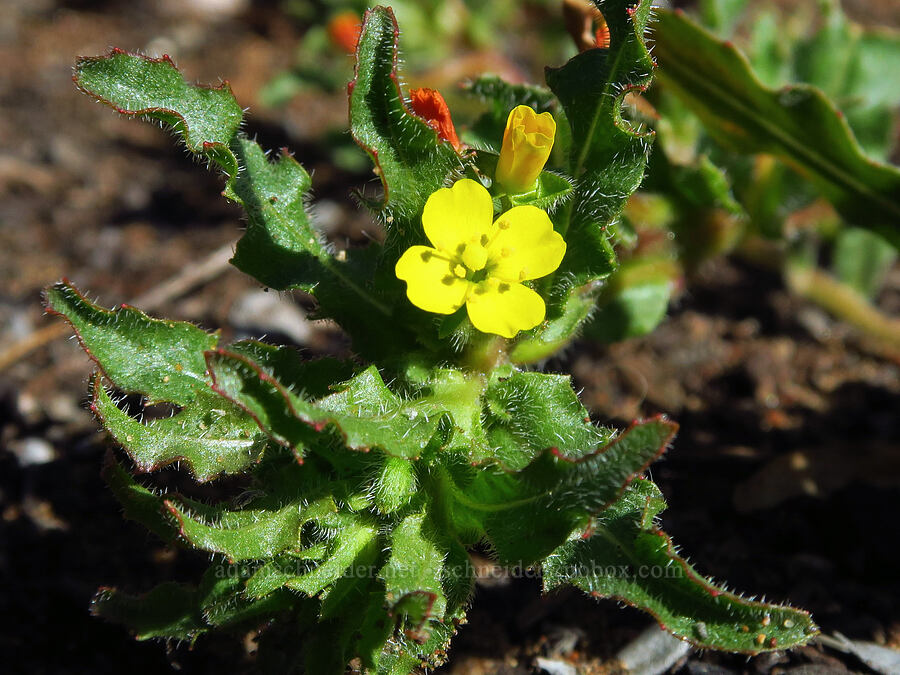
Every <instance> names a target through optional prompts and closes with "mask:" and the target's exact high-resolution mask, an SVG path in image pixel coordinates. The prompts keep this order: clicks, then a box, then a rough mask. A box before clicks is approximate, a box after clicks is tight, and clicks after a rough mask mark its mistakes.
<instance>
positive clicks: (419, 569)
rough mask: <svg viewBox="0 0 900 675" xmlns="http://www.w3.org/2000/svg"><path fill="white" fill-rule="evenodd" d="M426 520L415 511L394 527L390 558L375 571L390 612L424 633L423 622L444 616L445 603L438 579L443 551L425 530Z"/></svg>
mask: <svg viewBox="0 0 900 675" xmlns="http://www.w3.org/2000/svg"><path fill="white" fill-rule="evenodd" d="M427 523H428V520H427V517H426V515H425V514H424V513H414V514H412V515H409V516H407V517H406V518H404V519H403V520H401V521H400V522H399V523H398V524H397V525H396V527H394V529H393V530H392V531H391V555H390V558H389V559H388V561H387V563H386V564H385V565H384V567H382V568H381V571H380V572H379V573H378V576H379V577H380V578H381V579H382V580H383V581H384V584H385V588H386V593H387V594H386V598H387V602H388V606H389V607H390V608H391V611H392V613H393V614H394V615H397V616H403V617H406V620H407V621H408V622H409V626H410V627H411V628H412V629H413V630H416V631H420V632H422V631H424V634H427V633H428V630H427V627H426V626H425V624H426V622H427V621H428V620H429V619H430V618H431V617H437V618H441V617H443V615H444V610H445V609H446V607H447V599H446V598H445V597H444V590H443V585H442V583H441V577H442V576H443V568H444V558H445V552H444V551H442V550H441V549H440V548H439V547H438V546H437V544H436V543H435V541H434V534H433V533H429V532H428V531H427V527H428V525H427Z"/></svg>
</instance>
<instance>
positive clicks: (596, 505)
mask: <svg viewBox="0 0 900 675" xmlns="http://www.w3.org/2000/svg"><path fill="white" fill-rule="evenodd" d="M676 428H677V427H676V425H675V424H673V423H671V422H667V421H666V420H664V419H661V418H657V419H654V420H649V421H647V422H636V423H635V424H633V425H632V426H631V427H630V428H629V429H628V430H627V431H625V432H624V433H622V435H621V436H619V437H618V438H616V439H615V440H614V441H612V442H611V443H609V444H608V445H605V446H602V447H600V448H598V449H593V448H590V449H588V451H587V452H581V453H579V454H578V455H576V456H575V457H567V456H565V455H563V454H561V453H560V452H559V451H558V450H556V449H555V448H554V449H551V450H549V451H547V452H545V453H543V454H542V455H540V456H539V457H538V458H537V459H535V460H534V461H533V462H532V463H531V464H529V465H528V466H527V467H525V468H524V469H522V470H521V471H518V472H505V471H499V470H498V471H489V470H488V471H485V470H481V471H475V472H470V473H469V475H468V476H467V477H465V478H464V479H463V480H460V479H459V477H458V475H457V476H450V477H449V480H450V482H451V485H452V488H451V489H452V496H453V497H454V498H455V500H456V501H457V507H456V509H457V512H456V514H455V515H456V517H457V518H459V520H460V521H461V522H466V521H467V520H468V521H470V522H471V519H473V518H474V519H475V520H476V521H478V522H480V523H481V526H482V527H483V529H484V531H485V532H486V533H487V539H488V541H489V542H490V544H491V546H492V547H493V548H494V550H495V551H496V552H497V555H498V557H499V558H500V561H501V562H502V563H503V564H505V565H520V566H523V567H528V566H530V565H532V564H534V563H535V562H537V561H539V560H540V559H541V558H543V557H544V556H546V555H547V554H549V553H550V552H551V551H553V550H554V549H555V548H556V547H557V546H559V545H560V544H562V542H563V541H565V539H566V538H567V537H568V536H569V534H570V533H571V532H572V531H573V530H575V529H577V528H579V527H584V526H586V525H587V520H588V518H589V516H590V515H591V514H594V513H598V512H600V511H602V510H603V509H605V508H607V507H609V506H610V504H612V503H614V502H615V501H616V499H617V498H618V497H619V495H620V494H621V493H622V491H623V490H624V489H625V487H626V486H627V485H628V484H629V483H630V482H631V481H632V480H634V478H635V477H636V476H638V475H640V474H641V473H642V472H643V471H644V470H645V469H646V468H647V467H648V466H649V465H650V463H651V462H653V460H655V459H656V458H657V457H659V456H660V455H661V454H662V453H663V452H664V451H665V449H666V446H667V444H668V443H669V441H670V440H671V439H672V437H673V436H674V434H675V430H676ZM525 531H527V532H528V536H527V537H522V536H521V532H525Z"/></svg>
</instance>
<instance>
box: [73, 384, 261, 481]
mask: <svg viewBox="0 0 900 675" xmlns="http://www.w3.org/2000/svg"><path fill="white" fill-rule="evenodd" d="M92 389H93V401H92V403H91V409H92V410H93V411H94V412H95V413H96V414H97V416H98V417H99V419H100V421H101V422H102V423H103V426H104V427H105V428H106V430H107V431H108V432H109V433H110V434H112V436H113V438H115V439H116V442H117V443H118V444H119V445H121V446H122V447H123V448H124V449H125V450H126V451H127V452H128V454H129V455H130V456H131V458H132V460H134V463H135V465H136V466H137V468H138V470H140V471H143V472H151V471H156V470H158V469H160V468H161V467H163V466H166V465H168V464H173V463H184V464H186V465H187V466H189V467H190V470H191V472H192V473H193V474H194V476H195V477H196V478H197V480H198V481H200V482H204V481H208V480H210V479H213V478H215V477H216V476H218V475H220V474H223V473H225V474H234V473H239V472H241V471H243V470H244V469H246V468H247V467H248V466H250V465H251V464H253V463H254V462H256V461H257V460H258V459H259V457H260V455H261V454H262V452H263V451H264V450H265V447H266V445H267V443H268V439H267V438H266V436H265V434H262V433H260V429H259V426H258V425H257V424H256V422H255V421H254V420H253V418H252V417H250V416H249V415H248V414H247V413H245V412H244V411H243V410H242V409H241V408H239V407H238V406H236V405H235V404H234V403H232V402H231V401H229V400H227V399H224V398H222V397H221V396H219V395H218V394H216V393H215V392H213V391H212V390H211V389H206V390H204V389H199V390H198V391H197V392H196V394H195V396H194V397H193V398H192V399H191V400H190V401H189V402H187V403H186V404H185V405H184V407H183V408H182V409H181V410H180V411H179V412H178V413H177V414H175V415H173V416H172V417H165V418H162V419H151V420H147V421H141V420H138V419H135V418H134V417H131V416H130V415H129V414H128V413H126V412H125V411H123V410H122V409H121V408H119V407H118V406H117V405H116V404H115V402H114V401H113V399H112V398H111V397H110V394H109V392H108V391H106V389H105V388H104V386H103V383H102V381H101V379H100V377H99V375H98V376H96V377H95V378H94V381H93V386H92Z"/></svg>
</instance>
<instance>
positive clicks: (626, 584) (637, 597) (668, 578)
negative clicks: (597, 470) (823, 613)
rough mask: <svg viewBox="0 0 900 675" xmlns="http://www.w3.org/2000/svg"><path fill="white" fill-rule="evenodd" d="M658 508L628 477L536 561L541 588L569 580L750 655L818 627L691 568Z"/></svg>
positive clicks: (709, 643) (684, 634) (698, 642)
mask: <svg viewBox="0 0 900 675" xmlns="http://www.w3.org/2000/svg"><path fill="white" fill-rule="evenodd" d="M664 508H665V501H664V500H663V498H662V495H661V494H660V492H659V489H658V488H657V487H656V486H655V485H653V483H652V482H650V481H649V480H638V481H634V482H633V483H632V484H631V485H630V486H629V488H628V490H627V491H626V492H625V494H623V495H622V497H621V498H620V499H619V500H617V501H616V502H615V503H614V504H612V505H611V506H610V507H609V508H608V509H606V510H605V511H603V512H601V513H600V514H599V515H597V517H596V518H595V519H594V521H593V522H592V525H591V528H590V530H589V533H588V534H589V536H588V537H587V538H577V539H572V540H570V541H568V542H566V543H565V544H563V545H562V546H560V547H559V548H558V549H557V550H556V551H554V552H553V554H552V555H551V556H549V557H548V558H547V560H546V561H545V562H544V565H543V567H542V571H543V578H544V587H545V590H548V591H549V590H551V589H553V588H556V587H558V586H561V585H564V584H572V585H575V586H577V587H578V588H580V589H582V590H583V591H585V592H586V593H589V594H590V595H592V596H594V597H597V598H601V597H610V598H615V599H617V600H621V601H623V602H626V603H628V604H630V605H633V606H635V607H638V608H640V609H643V610H644V611H646V612H649V613H650V614H651V615H653V617H654V618H655V619H656V620H657V621H659V623H660V625H661V626H662V627H663V628H665V629H666V630H668V631H670V632H672V633H674V634H675V635H677V636H678V637H681V638H683V639H685V640H688V641H689V642H691V643H692V644H694V645H695V646H697V647H701V648H710V649H721V650H726V651H735V652H744V653H747V654H755V653H758V652H761V651H769V650H772V649H787V648H789V647H793V646H796V645H800V644H804V643H806V642H807V641H808V640H809V639H810V638H811V637H813V635H815V634H816V633H817V632H818V629H817V627H816V626H815V624H814V623H813V622H812V619H811V618H810V616H809V614H808V613H806V612H804V611H802V610H798V609H794V608H792V607H786V606H781V605H772V604H767V603H763V602H756V601H752V600H747V599H744V598H741V597H739V596H737V595H735V594H734V593H731V592H729V591H726V590H724V589H723V588H722V587H720V586H716V585H715V584H713V583H712V582H711V581H709V580H707V579H705V578H704V577H702V576H701V575H700V574H698V573H697V572H696V571H695V570H694V569H693V567H691V566H690V565H689V564H688V563H687V562H686V561H685V560H684V559H683V558H682V557H680V556H679V555H678V553H677V552H676V550H675V545H674V544H673V543H672V540H671V539H670V538H669V537H668V535H666V533H665V532H663V531H661V530H659V529H658V528H657V527H656V526H655V525H654V522H653V521H654V518H655V517H656V515H657V514H658V513H659V512H660V511H662V510H663V509H664Z"/></svg>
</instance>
